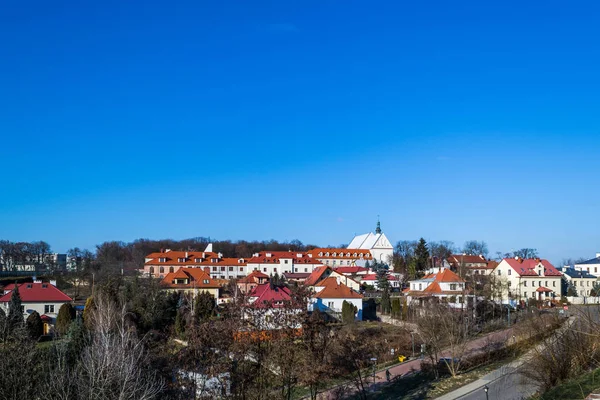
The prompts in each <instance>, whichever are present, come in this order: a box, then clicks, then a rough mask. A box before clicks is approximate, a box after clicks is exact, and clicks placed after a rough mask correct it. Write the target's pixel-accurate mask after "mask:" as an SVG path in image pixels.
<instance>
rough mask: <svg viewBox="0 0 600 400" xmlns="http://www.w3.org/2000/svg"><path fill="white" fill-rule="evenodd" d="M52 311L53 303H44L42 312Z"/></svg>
mask: <svg viewBox="0 0 600 400" xmlns="http://www.w3.org/2000/svg"><path fill="white" fill-rule="evenodd" d="M53 312H54V304H46V305H45V306H44V314H48V313H53Z"/></svg>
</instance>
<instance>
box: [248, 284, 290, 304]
mask: <svg viewBox="0 0 600 400" xmlns="http://www.w3.org/2000/svg"><path fill="white" fill-rule="evenodd" d="M250 297H256V300H255V301H253V302H252V303H251V305H253V306H255V307H259V308H262V307H266V306H271V307H274V308H281V307H283V306H284V302H287V301H291V299H292V297H291V296H290V289H288V288H287V287H285V286H271V284H270V283H265V284H263V285H258V286H257V287H256V288H254V290H253V291H252V293H250Z"/></svg>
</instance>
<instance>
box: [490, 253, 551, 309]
mask: <svg viewBox="0 0 600 400" xmlns="http://www.w3.org/2000/svg"><path fill="white" fill-rule="evenodd" d="M491 276H492V277H493V280H492V285H494V289H492V290H493V292H494V297H495V298H496V299H497V300H501V301H503V302H508V301H509V300H510V299H513V300H526V299H538V300H550V299H553V298H555V297H560V294H561V279H562V274H561V273H560V271H558V270H557V269H556V268H555V267H554V266H553V265H552V264H551V263H550V262H549V261H548V260H543V259H539V258H535V259H534V258H529V259H522V258H518V257H515V258H505V259H503V260H502V261H501V262H500V263H499V264H498V266H497V267H496V268H495V269H494V270H493V271H492V274H491Z"/></svg>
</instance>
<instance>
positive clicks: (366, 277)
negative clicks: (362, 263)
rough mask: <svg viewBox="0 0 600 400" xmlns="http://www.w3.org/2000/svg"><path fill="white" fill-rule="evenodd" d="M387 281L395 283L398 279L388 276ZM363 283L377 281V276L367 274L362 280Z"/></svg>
mask: <svg viewBox="0 0 600 400" xmlns="http://www.w3.org/2000/svg"><path fill="white" fill-rule="evenodd" d="M387 277H388V281H397V280H398V278H396V277H395V276H394V275H388V276H387ZM362 280H363V281H376V280H377V274H369V275H365V276H364V278H362Z"/></svg>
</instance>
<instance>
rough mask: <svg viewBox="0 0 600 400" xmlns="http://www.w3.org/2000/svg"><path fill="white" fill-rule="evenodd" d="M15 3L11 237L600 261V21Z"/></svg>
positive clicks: (487, 6)
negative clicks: (357, 238) (523, 252)
mask: <svg viewBox="0 0 600 400" xmlns="http://www.w3.org/2000/svg"><path fill="white" fill-rule="evenodd" d="M522 3H523V2H516V1H514V2H511V1H508V2H507V1H505V2H494V3H491V2H481V1H462V2H461V1H458V2H447V1H439V2H435V1H429V2H398V1H385V2H383V1H369V2H367V1H355V0H344V1H332V0H319V1H309V0H304V1H222V2H205V1H190V2H152V1H148V2H144V3H143V5H142V3H141V2H123V1H103V2H85V4H81V3H69V2H61V1H55V2H46V1H30V2H17V1H9V2H6V3H5V4H4V5H3V7H2V10H1V11H0V57H1V58H2V62H0V94H1V95H0V131H1V132H2V135H1V138H2V141H1V142H0V167H1V168H2V170H3V171H4V172H5V174H4V179H3V180H2V185H0V238H6V239H10V240H40V239H42V240H46V241H48V242H49V243H50V244H51V245H52V246H53V248H54V249H55V250H59V251H65V250H66V249H68V248H70V247H73V246H79V247H87V248H93V246H94V245H95V244H97V243H100V242H102V241H104V240H125V241H129V240H133V239H135V238H139V237H148V238H165V237H171V238H177V239H181V238H186V237H193V236H211V237H214V238H219V239H234V240H235V239H259V240H262V239H271V238H275V239H278V240H291V239H294V238H298V239H300V240H302V241H304V242H309V243H316V244H321V245H327V244H339V243H347V242H349V241H350V240H351V238H352V236H353V235H354V234H355V233H357V234H360V233H363V232H366V231H368V230H372V229H374V225H375V222H376V219H377V215H381V221H382V227H383V229H384V231H385V232H386V233H387V235H388V237H389V238H390V239H391V240H392V241H393V242H395V241H397V240H401V239H416V238H418V237H420V236H423V237H425V238H426V239H429V240H440V239H448V240H452V241H454V242H455V243H457V244H462V243H463V242H464V241H465V240H469V239H479V240H485V241H486V242H487V243H488V245H489V247H490V250H491V251H492V252H494V251H497V250H498V251H509V250H511V249H517V248H521V247H534V248H537V249H538V250H539V251H540V253H541V255H542V256H544V257H547V258H549V259H551V260H555V261H558V260H559V259H561V258H562V257H579V256H584V257H592V256H594V255H595V253H596V251H600V240H599V239H600V237H599V236H600V233H598V230H597V229H596V227H597V226H598V225H599V222H600V212H599V207H600V202H599V199H600V184H599V180H598V172H599V171H600V157H598V152H599V150H600V134H599V133H600V113H599V112H598V110H600V97H599V96H598V93H599V92H600V90H599V89H600V78H599V74H598V71H599V70H600V54H599V53H600V47H599V46H598V45H597V39H598V37H600V25H598V24H597V15H598V12H599V11H600V5H598V4H596V3H597V2H591V1H590V2H576V4H570V3H565V2H558V1H543V2H542V1H539V2H536V1H531V2H526V3H527V4H525V5H524V4H522Z"/></svg>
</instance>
